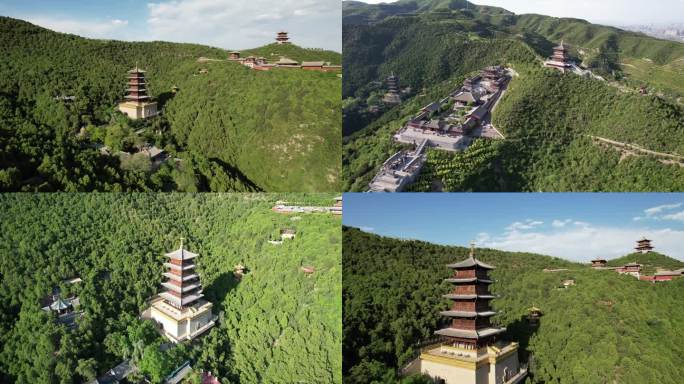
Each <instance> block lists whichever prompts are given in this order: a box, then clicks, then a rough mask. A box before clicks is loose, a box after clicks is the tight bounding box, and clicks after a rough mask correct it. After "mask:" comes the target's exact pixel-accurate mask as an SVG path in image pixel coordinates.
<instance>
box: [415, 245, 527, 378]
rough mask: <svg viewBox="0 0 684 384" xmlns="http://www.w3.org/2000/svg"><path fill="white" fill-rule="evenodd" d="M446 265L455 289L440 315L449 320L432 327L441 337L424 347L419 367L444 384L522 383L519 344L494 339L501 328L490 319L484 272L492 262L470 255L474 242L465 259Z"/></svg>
mask: <svg viewBox="0 0 684 384" xmlns="http://www.w3.org/2000/svg"><path fill="white" fill-rule="evenodd" d="M447 267H449V268H451V269H453V270H454V275H453V276H452V277H450V278H448V279H446V281H447V282H449V283H452V284H453V285H454V289H453V291H452V292H451V293H449V294H447V295H444V297H445V298H447V299H449V300H453V304H452V306H451V308H450V309H449V310H448V311H443V312H440V314H441V315H443V316H447V317H448V318H449V319H450V324H449V326H448V327H446V328H442V329H440V330H438V331H436V332H435V334H436V335H438V336H440V337H441V341H440V342H439V343H438V344H435V345H431V346H429V347H426V348H424V349H423V351H422V353H421V355H420V358H419V359H420V372H421V373H423V374H427V375H429V376H431V377H432V378H434V379H435V380H436V381H439V382H442V383H445V384H514V383H519V382H522V380H523V379H524V378H525V376H526V375H527V369H526V368H524V367H523V368H521V367H520V364H519V362H518V343H514V342H505V341H502V340H499V339H498V337H499V335H501V334H502V333H503V332H505V331H506V328H503V327H497V326H494V325H493V324H492V323H491V322H490V318H491V317H492V316H493V315H495V314H496V312H495V311H493V310H492V309H491V307H490V300H492V299H493V298H494V296H493V295H492V294H491V293H490V292H489V285H490V284H491V283H492V280H491V279H490V278H489V276H488V272H489V271H490V270H492V269H494V267H493V266H491V265H489V264H485V263H483V262H481V261H479V260H477V259H475V257H474V249H473V246H471V249H470V255H469V257H468V258H467V259H465V260H463V261H461V262H458V263H454V264H449V265H447Z"/></svg>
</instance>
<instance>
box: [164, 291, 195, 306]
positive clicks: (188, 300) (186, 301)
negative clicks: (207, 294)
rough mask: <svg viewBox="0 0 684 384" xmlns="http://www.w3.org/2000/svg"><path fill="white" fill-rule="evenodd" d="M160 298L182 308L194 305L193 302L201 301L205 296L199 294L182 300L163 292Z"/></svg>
mask: <svg viewBox="0 0 684 384" xmlns="http://www.w3.org/2000/svg"><path fill="white" fill-rule="evenodd" d="M159 296H160V297H161V298H163V299H164V300H166V301H168V302H169V303H172V304H174V305H176V306H178V307H182V306H186V305H188V304H190V303H192V302H193V301H196V300H199V299H200V298H202V297H204V294H202V293H199V292H198V293H194V294H191V295H188V296H185V297H183V298H182V299H181V298H179V297H176V296H174V295H172V294H170V293H168V292H162V293H160V294H159Z"/></svg>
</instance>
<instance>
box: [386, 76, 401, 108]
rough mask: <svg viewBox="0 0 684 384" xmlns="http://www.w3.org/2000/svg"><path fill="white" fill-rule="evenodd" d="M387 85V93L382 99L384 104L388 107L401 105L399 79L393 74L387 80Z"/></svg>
mask: <svg viewBox="0 0 684 384" xmlns="http://www.w3.org/2000/svg"><path fill="white" fill-rule="evenodd" d="M385 82H386V83H387V93H385V95H384V96H383V97H382V102H383V103H385V104H388V105H397V104H401V95H400V94H399V77H398V76H395V75H394V73H392V74H391V75H390V76H388V77H387V79H386V80H385Z"/></svg>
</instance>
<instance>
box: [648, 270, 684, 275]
mask: <svg viewBox="0 0 684 384" xmlns="http://www.w3.org/2000/svg"><path fill="white" fill-rule="evenodd" d="M683 273H684V268H682V269H677V270H674V271H660V272H656V273H654V275H655V276H676V275H681V274H683Z"/></svg>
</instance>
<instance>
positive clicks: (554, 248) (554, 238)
mask: <svg viewBox="0 0 684 384" xmlns="http://www.w3.org/2000/svg"><path fill="white" fill-rule="evenodd" d="M580 223H582V222H580ZM642 236H647V237H648V238H649V239H652V240H653V245H654V246H655V248H656V249H655V251H657V252H660V253H663V254H666V255H668V256H671V257H675V258H678V259H680V260H684V231H683V230H673V229H649V228H616V227H594V226H592V225H590V224H588V223H582V225H575V226H568V227H563V228H561V229H559V230H556V231H551V232H540V231H529V232H520V231H509V230H507V231H505V232H504V233H502V234H500V235H490V234H487V233H483V234H479V235H478V238H479V239H482V240H483V241H481V242H479V244H481V245H482V246H484V247H489V248H496V249H501V250H506V251H518V252H532V253H541V254H545V255H551V256H559V257H563V258H567V259H570V260H574V261H589V260H591V259H593V258H595V257H603V258H607V259H610V258H615V257H619V256H624V255H626V254H628V253H631V252H633V246H634V244H635V241H636V240H638V239H640V238H641V237H642Z"/></svg>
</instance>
